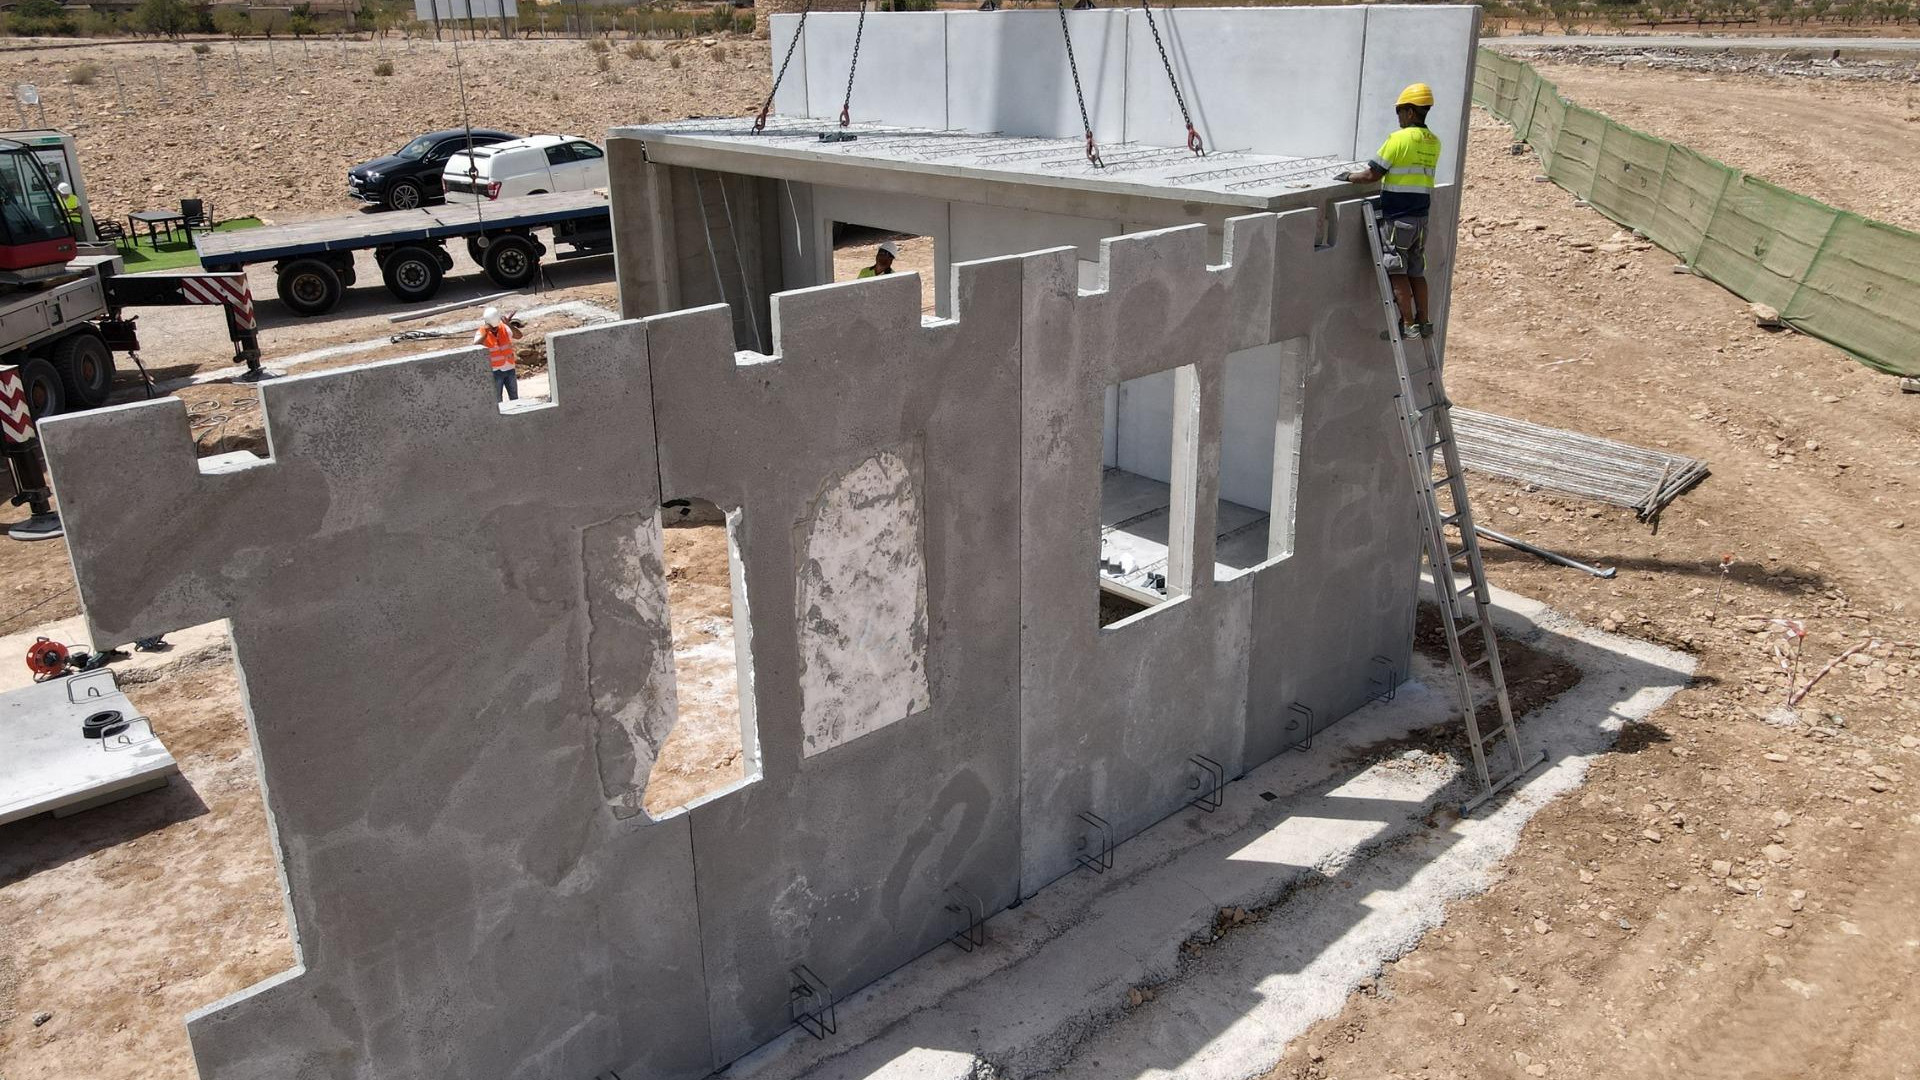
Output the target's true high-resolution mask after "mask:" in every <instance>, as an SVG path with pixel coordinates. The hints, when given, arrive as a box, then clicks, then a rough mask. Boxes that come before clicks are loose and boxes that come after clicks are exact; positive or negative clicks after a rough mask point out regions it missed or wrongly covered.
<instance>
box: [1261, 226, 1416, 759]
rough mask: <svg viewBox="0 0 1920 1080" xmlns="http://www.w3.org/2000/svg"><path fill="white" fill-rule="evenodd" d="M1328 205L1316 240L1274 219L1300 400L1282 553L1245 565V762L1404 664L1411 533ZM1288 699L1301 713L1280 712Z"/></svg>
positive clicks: (1281, 312)
mask: <svg viewBox="0 0 1920 1080" xmlns="http://www.w3.org/2000/svg"><path fill="white" fill-rule="evenodd" d="M1338 210H1339V212H1338V215H1337V218H1336V220H1335V222H1334V224H1333V227H1332V237H1333V240H1334V243H1333V245H1332V246H1331V247H1327V248H1319V249H1316V248H1315V247H1314V244H1313V235H1312V230H1313V227H1314V223H1313V221H1312V217H1311V215H1310V214H1309V213H1303V212H1296V213H1292V214H1286V215H1282V216H1281V217H1280V219H1279V225H1280V236H1279V243H1278V247H1277V250H1278V251H1279V253H1280V254H1279V262H1280V265H1281V267H1282V268H1283V276H1282V277H1281V278H1278V279H1276V281H1275V291H1274V311H1273V330H1272V331H1271V332H1272V333H1273V335H1274V336H1275V337H1276V338H1278V339H1281V340H1291V341H1304V352H1305V362H1306V402H1305V407H1304V409H1303V410H1302V413H1301V424H1302V433H1301V439H1300V474H1299V480H1298V486H1297V489H1296V496H1295V498H1296V503H1295V510H1294V514H1295V526H1294V550H1293V554H1292V555H1290V556H1288V557H1287V558H1284V559H1280V560H1278V561H1276V562H1274V563H1271V564H1269V565H1268V566H1266V567H1264V568H1262V569H1259V570H1255V571H1254V572H1253V573H1251V574H1249V575H1247V578H1250V579H1251V581H1252V585H1253V613H1252V624H1253V631H1252V642H1251V645H1250V653H1251V656H1252V660H1251V662H1250V664H1249V675H1250V682H1249V685H1248V692H1247V703H1248V708H1247V741H1246V749H1245V758H1246V761H1247V762H1248V764H1249V765H1252V764H1256V763H1258V762H1262V761H1265V760H1267V759H1268V758H1271V757H1272V756H1273V755H1274V754H1275V753H1278V752H1279V751H1281V750H1284V749H1286V748H1287V747H1288V746H1290V745H1293V744H1295V743H1299V742H1304V740H1305V739H1306V738H1307V737H1309V736H1310V734H1311V732H1312V731H1313V730H1318V729H1322V728H1324V727H1326V726H1327V725H1329V724H1332V723H1333V722H1334V721H1336V720H1338V719H1339V718H1341V717H1343V716H1345V715H1346V714H1348V713H1349V712H1352V711H1353V710H1354V709H1356V708H1358V707H1360V706H1361V705H1363V704H1365V703H1366V702H1367V701H1368V700H1369V698H1370V697H1371V696H1373V695H1375V694H1378V693H1381V692H1384V691H1385V690H1390V689H1392V686H1393V684H1394V683H1395V682H1397V681H1399V680H1404V679H1405V678H1406V676H1407V670H1408V669H1407V665H1408V663H1409V657H1410V655H1411V650H1412V633H1413V609H1414V602H1415V593H1414V590H1413V589H1411V588H1409V587H1408V583H1409V582H1411V581H1413V580H1415V578H1416V576H1417V573H1418V562H1419V558H1420V537H1419V532H1418V529H1417V528H1416V520H1417V519H1416V517H1415V514H1414V509H1413V508H1414V495H1413V480H1412V474H1411V472H1410V470H1409V469H1408V466H1407V458H1406V446H1405V441H1404V440H1403V439H1402V438H1401V436H1400V429H1399V422H1398V420H1397V419H1396V418H1395V414H1394V407H1395V406H1394V396H1395V394H1396V393H1397V392H1398V385H1397V377H1396V375H1395V372H1394V368H1393V363H1392V360H1391V357H1390V356H1389V355H1388V354H1387V353H1386V349H1385V347H1384V345H1383V344H1382V342H1381V340H1380V337H1381V334H1382V332H1383V331H1384V330H1385V326H1384V325H1383V320H1382V316H1381V311H1380V303H1379V299H1378V292H1379V291H1378V289H1377V287H1376V286H1375V285H1374V282H1373V264H1372V262H1371V260H1370V258H1369V257H1368V255H1367V251H1366V239H1365V223H1364V222H1363V221H1362V220H1361V216H1360V208H1359V204H1357V203H1343V204H1341V205H1340V207H1339V208H1338ZM1309 283H1310V284H1309ZM1303 285H1308V287H1306V288H1303V287H1302V286H1303ZM1242 580H1245V579H1242ZM1375 657H1381V658H1383V659H1382V660H1381V661H1376V660H1375V659H1374V658H1375ZM1381 679H1385V680H1387V682H1386V684H1385V685H1382V684H1381V683H1380V682H1379V681H1377V680H1381ZM1296 703H1297V704H1299V705H1302V706H1304V707H1305V708H1306V709H1309V710H1311V713H1310V714H1300V713H1294V712H1291V711H1290V708H1291V706H1293V705H1295V704H1296ZM1289 724H1295V725H1296V726H1294V727H1291V728H1290V727H1289Z"/></svg>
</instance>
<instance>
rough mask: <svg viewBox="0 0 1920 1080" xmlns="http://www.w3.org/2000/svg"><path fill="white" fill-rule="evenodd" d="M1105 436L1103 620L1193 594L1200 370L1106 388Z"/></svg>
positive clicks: (1113, 621) (1116, 620) (1161, 373)
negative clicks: (1196, 443)
mask: <svg viewBox="0 0 1920 1080" xmlns="http://www.w3.org/2000/svg"><path fill="white" fill-rule="evenodd" d="M1104 410H1105V418H1104V421H1103V423H1102V425H1101V441H1100V532H1099V555H1098V559H1099V566H1098V575H1097V579H1098V582H1099V596H1100V603H1099V625H1101V626H1113V625H1115V624H1118V623H1121V622H1124V621H1127V620H1129V619H1131V618H1133V617H1134V616H1136V615H1142V614H1145V613H1147V612H1150V611H1152V610H1154V609H1156V608H1158V607H1159V606H1160V605H1162V604H1165V603H1166V602H1167V601H1169V600H1172V599H1176V598H1178V597H1180V596H1184V595H1186V593H1187V592H1188V590H1189V589H1190V588H1191V584H1192V580H1193V578H1192V571H1191V567H1190V565H1189V560H1190V559H1191V556H1192V550H1193V522H1194V513H1193V511H1194V506H1193V491H1194V467H1195V454H1194V448H1193V445H1192V440H1193V435H1194V431H1195V426H1196V424H1197V421H1198V410H1199V400H1198V381H1197V374H1196V372H1195V370H1194V368H1193V367H1191V366H1187V367H1180V368H1174V369H1172V370H1168V371H1159V372H1155V373H1153V374H1151V375H1143V376H1141V377H1139V378H1137V379H1129V380H1127V381H1125V382H1122V383H1119V384H1117V385H1115V386H1110V387H1108V388H1107V392H1106V400H1105V402H1104Z"/></svg>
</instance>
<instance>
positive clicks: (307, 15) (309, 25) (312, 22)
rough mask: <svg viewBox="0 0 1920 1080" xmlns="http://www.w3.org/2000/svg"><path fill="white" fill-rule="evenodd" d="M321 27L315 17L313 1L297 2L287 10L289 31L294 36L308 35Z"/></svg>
mask: <svg viewBox="0 0 1920 1080" xmlns="http://www.w3.org/2000/svg"><path fill="white" fill-rule="evenodd" d="M319 28H320V23H319V21H318V20H316V19H315V18H314V17H313V5H312V4H311V3H299V4H295V5H293V7H292V8H290V9H289V10H288V11H287V32H288V33H290V34H292V35H293V36H294V37H297V38H303V37H306V36H307V35H308V34H311V33H313V32H314V31H315V30H318V29H319Z"/></svg>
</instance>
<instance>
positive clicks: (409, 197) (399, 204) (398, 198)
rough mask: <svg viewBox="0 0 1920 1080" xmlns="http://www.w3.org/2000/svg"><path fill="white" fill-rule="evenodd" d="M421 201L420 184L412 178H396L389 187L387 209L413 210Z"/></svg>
mask: <svg viewBox="0 0 1920 1080" xmlns="http://www.w3.org/2000/svg"><path fill="white" fill-rule="evenodd" d="M420 201H421V196H420V185H419V184H416V183H414V182H413V181H411V180H396V181H394V182H393V183H392V184H391V185H389V186H388V187H387V209H389V210H413V209H416V208H417V207H419V205H420Z"/></svg>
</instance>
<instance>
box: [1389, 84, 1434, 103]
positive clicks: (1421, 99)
mask: <svg viewBox="0 0 1920 1080" xmlns="http://www.w3.org/2000/svg"><path fill="white" fill-rule="evenodd" d="M1393 104H1394V107H1395V108H1399V107H1400V106H1402V105H1419V106H1421V107H1422V108H1432V107H1433V87H1431V86H1428V85H1427V84H1426V83H1423V82H1417V83H1414V84H1413V85H1412V86H1409V87H1407V88H1406V89H1405V90H1402V91H1400V100H1398V101H1396V102H1394V103H1393Z"/></svg>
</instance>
